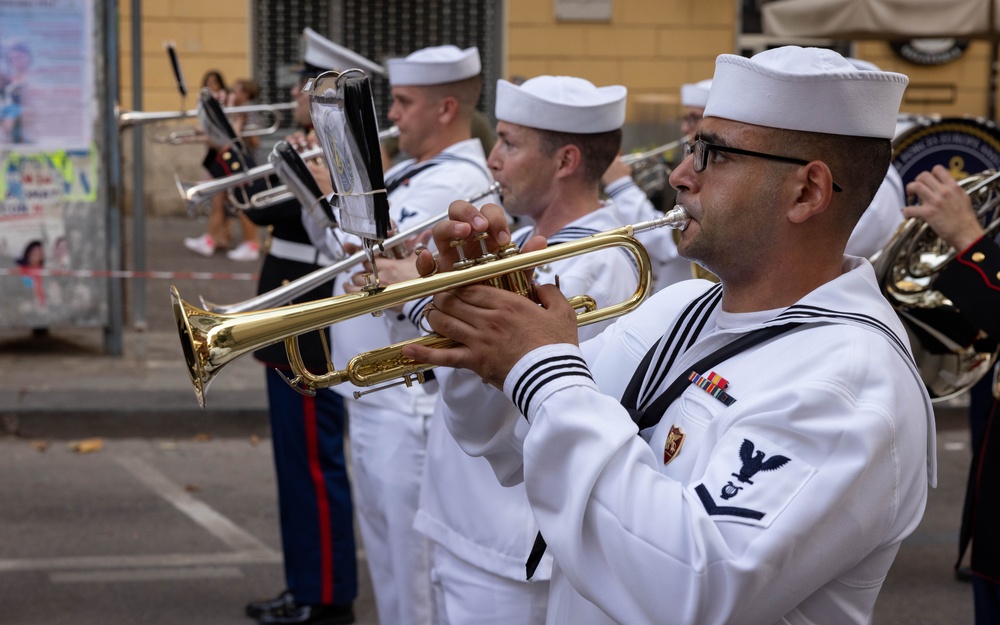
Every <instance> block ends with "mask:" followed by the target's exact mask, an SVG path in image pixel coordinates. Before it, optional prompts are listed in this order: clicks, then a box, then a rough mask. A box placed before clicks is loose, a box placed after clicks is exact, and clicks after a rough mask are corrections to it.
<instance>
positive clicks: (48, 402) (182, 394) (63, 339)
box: [0, 217, 268, 439]
mask: <svg viewBox="0 0 1000 625" xmlns="http://www.w3.org/2000/svg"><path fill="white" fill-rule="evenodd" d="M233 225H234V235H235V236H236V237H237V242H238V241H239V239H238V237H239V228H238V227H236V226H237V224H233ZM204 227H205V226H204V223H203V221H201V220H198V219H188V218H186V217H150V218H147V228H146V240H145V241H144V242H143V246H144V247H145V249H146V259H147V260H146V270H148V271H166V272H191V271H198V272H209V273H211V274H214V275H216V276H222V275H226V274H246V273H251V274H256V273H257V272H258V271H259V269H260V262H259V261H258V262H238V261H232V260H229V259H228V258H226V256H225V253H224V252H222V251H220V252H217V253H216V255H215V256H214V257H212V258H205V257H202V256H198V255H197V254H194V253H192V252H190V251H188V250H187V249H185V248H184V246H183V238H184V237H185V236H198V235H200V234H201V233H202V232H204ZM125 231H126V232H128V233H129V234H130V233H131V224H130V223H126V226H125ZM128 238H129V239H131V236H129V237H128ZM131 254H132V251H131V241H128V247H127V248H126V258H127V259H129V262H127V263H126V267H125V268H126V269H132V266H131V258H132V256H131ZM171 285H176V286H177V288H178V289H179V291H180V293H181V296H182V297H183V298H184V299H185V300H187V301H191V302H193V303H197V302H198V301H199V299H198V298H199V296H200V297H204V298H205V299H206V300H208V301H212V302H217V303H221V304H228V303H235V302H238V301H243V300H244V299H246V298H249V297H251V296H253V295H254V293H255V292H256V283H255V282H254V281H251V280H231V279H208V280H192V279H181V280H170V279H145V280H137V279H128V280H125V289H124V292H125V309H126V324H125V328H124V332H123V353H122V355H120V356H113V355H109V354H107V353H106V352H105V349H104V330H103V328H74V327H54V328H50V329H49V330H48V332H47V333H45V334H42V335H41V336H36V335H35V334H34V333H33V332H32V330H31V329H30V327H28V328H3V329H0V371H3V372H4V373H3V375H2V376H0V421H2V425H0V434H4V433H6V434H17V435H20V436H24V437H28V438H36V437H37V438H68V439H73V438H81V437H96V436H102V437H136V436H138V437H146V436H148V437H156V436H178V437H186V436H194V435H198V434H202V433H204V434H210V435H214V436H243V435H252V434H257V435H260V436H265V435H267V434H268V425H267V394H266V390H265V386H264V372H263V366H262V365H261V364H260V363H259V362H257V361H256V360H254V359H253V357H252V356H251V355H246V356H244V357H242V358H240V359H237V360H235V361H233V362H232V363H230V364H228V365H227V366H226V367H225V369H223V370H222V371H221V373H219V375H218V376H217V377H216V378H215V379H214V380H213V382H212V383H211V386H210V389H209V391H208V393H207V406H206V408H205V409H204V410H203V409H202V408H200V407H199V405H198V401H197V399H196V398H195V394H194V388H193V386H192V385H191V382H190V380H189V376H188V373H187V366H186V364H185V362H184V357H183V354H182V352H181V343H180V338H179V336H178V333H177V330H176V327H175V322H174V319H173V312H172V310H171V306H170V299H169V295H168V293H169V287H170V286H171ZM139 286H142V287H143V288H144V289H145V294H146V298H145V299H146V302H145V319H142V320H136V319H135V315H134V314H133V313H132V312H131V311H132V309H133V308H134V301H133V299H132V295H133V293H134V289H135V288H137V287H139Z"/></svg>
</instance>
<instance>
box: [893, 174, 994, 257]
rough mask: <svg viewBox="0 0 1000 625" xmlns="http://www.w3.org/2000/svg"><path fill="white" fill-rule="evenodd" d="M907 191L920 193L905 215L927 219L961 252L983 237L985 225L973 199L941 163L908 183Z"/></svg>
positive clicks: (904, 212)
mask: <svg viewBox="0 0 1000 625" xmlns="http://www.w3.org/2000/svg"><path fill="white" fill-rule="evenodd" d="M906 193H907V195H913V196H916V197H917V200H918V202H917V203H915V204H913V205H910V206H905V207H904V208H903V215H905V216H906V217H918V218H920V219H923V220H924V221H926V222H927V223H928V225H930V227H931V228H933V229H934V232H936V233H937V234H938V236H940V237H941V238H942V239H944V240H945V241H946V242H947V243H948V245H951V246H952V247H954V248H955V250H957V251H958V252H961V251H962V250H965V249H966V248H968V247H969V246H970V245H972V244H973V243H975V242H976V241H978V240H979V239H980V237H982V236H983V232H984V231H983V226H982V224H980V223H979V217H978V216H977V215H976V212H975V211H974V210H973V208H972V199H971V198H970V197H969V194H968V193H966V192H965V190H964V189H962V187H960V186H959V185H958V183H957V182H956V181H955V179H954V178H953V177H952V176H951V174H949V173H948V170H947V169H945V168H944V167H942V166H941V165H935V166H934V168H933V169H932V170H930V171H924V172H921V173H920V174H918V175H917V177H916V178H915V179H914V180H913V181H912V182H910V183H909V184H907V185H906Z"/></svg>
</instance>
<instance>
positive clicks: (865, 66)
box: [846, 56, 882, 72]
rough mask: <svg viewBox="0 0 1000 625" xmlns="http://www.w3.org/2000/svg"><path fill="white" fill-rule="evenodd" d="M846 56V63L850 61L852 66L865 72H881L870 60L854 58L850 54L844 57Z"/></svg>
mask: <svg viewBox="0 0 1000 625" xmlns="http://www.w3.org/2000/svg"><path fill="white" fill-rule="evenodd" d="M846 58H847V62H848V63H850V64H851V65H853V66H854V67H856V68H858V69H860V70H862V71H866V72H881V71H882V68H881V67H879V66H878V65H875V64H874V63H872V62H871V61H866V60H864V59H856V58H854V57H852V56H849V57H846Z"/></svg>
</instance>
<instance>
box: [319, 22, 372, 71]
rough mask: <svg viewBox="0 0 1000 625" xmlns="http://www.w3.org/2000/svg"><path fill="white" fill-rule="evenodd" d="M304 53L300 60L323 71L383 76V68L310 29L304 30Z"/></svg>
mask: <svg viewBox="0 0 1000 625" xmlns="http://www.w3.org/2000/svg"><path fill="white" fill-rule="evenodd" d="M303 33H304V34H305V36H306V52H305V54H304V55H303V57H302V60H303V61H305V62H306V63H307V64H309V65H312V66H314V67H317V68H320V69H324V70H338V71H344V70H348V69H360V70H364V71H365V73H367V74H379V75H383V76H384V75H385V68H384V67H382V66H381V65H379V64H378V63H375V62H374V61H370V60H368V59H366V58H365V57H363V56H361V55H360V54H358V53H357V52H355V51H354V50H350V49H348V48H345V47H344V46H342V45H339V44H336V43H334V42H332V41H330V40H329V39H327V38H326V37H324V36H323V35H321V34H319V33H317V32H316V31H315V30H313V29H311V28H306V29H305V30H304V31H303Z"/></svg>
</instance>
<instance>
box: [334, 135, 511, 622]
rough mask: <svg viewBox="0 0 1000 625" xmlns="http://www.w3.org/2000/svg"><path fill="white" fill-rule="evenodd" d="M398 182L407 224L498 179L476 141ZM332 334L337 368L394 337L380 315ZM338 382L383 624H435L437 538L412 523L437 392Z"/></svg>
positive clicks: (399, 213) (397, 213)
mask: <svg viewBox="0 0 1000 625" xmlns="http://www.w3.org/2000/svg"><path fill="white" fill-rule="evenodd" d="M428 164H430V165H431V166H429V167H427V165H428ZM396 181H403V182H401V183H400V184H399V185H398V186H397V187H396V188H395V190H393V191H392V192H391V193H390V194H389V213H390V217H391V218H392V220H393V221H394V223H395V224H396V225H397V227H398V228H399V229H405V228H407V227H409V226H411V225H414V224H417V223H420V222H422V221H425V220H426V219H429V218H430V217H433V216H436V215H440V214H441V213H443V212H445V211H447V210H448V205H449V204H450V203H451V202H453V201H454V200H460V199H465V198H469V197H472V196H475V195H478V194H480V193H481V192H482V191H484V190H486V189H487V188H488V187H489V185H490V184H491V183H492V178H491V176H490V173H489V170H488V169H487V167H486V155H485V154H483V148H482V144H481V143H480V142H479V140H478V139H468V140H466V141H462V142H459V143H456V144H454V145H452V146H450V147H448V148H446V149H445V150H443V151H442V152H441V153H440V154H438V155H437V156H435V157H433V158H432V159H429V160H428V161H424V162H423V163H414V162H413V161H412V160H411V161H404V162H402V163H399V164H398V165H396V166H395V167H393V168H392V169H390V170H389V171H388V172H387V173H386V184H387V186H389V185H391V184H393V183H394V182H396ZM495 201H497V200H496V198H494V197H487V198H484V199H483V200H482V202H483V203H485V202H495ZM349 278H350V276H349V275H342V276H340V277H338V280H337V282H336V286H335V291H334V292H335V294H341V293H344V289H343V285H344V283H345V282H346V281H348V280H349ZM386 314H392V313H386ZM330 335H331V350H332V355H333V362H334V364H335V365H336V366H337V367H338V368H343V367H344V366H345V365H346V364H347V362H348V361H349V360H350V359H351V358H353V357H354V356H357V355H358V354H360V353H362V352H366V351H370V350H373V349H377V348H380V347H385V346H387V345H390V344H391V343H392V342H393V340H391V338H390V336H389V332H388V328H387V326H386V324H385V322H384V321H383V320H382V319H380V318H376V317H372V316H371V315H364V316H361V317H356V318H354V319H349V320H346V321H342V322H340V323H337V324H334V325H333V326H331V327H330ZM333 388H334V389H335V390H337V391H338V392H339V393H340V394H342V395H344V396H345V397H347V398H348V403H347V407H348V414H349V418H350V444H351V469H352V475H351V477H352V479H353V483H354V489H353V492H354V500H355V509H356V510H357V516H358V527H359V529H360V531H361V538H362V540H363V541H364V547H365V553H366V556H367V559H368V566H369V571H370V572H371V578H372V585H373V587H374V589H375V598H376V605H377V607H378V613H379V618H380V620H381V622H383V623H429V622H431V618H432V602H431V587H430V572H429V571H430V555H429V551H428V549H429V546H428V544H427V541H426V539H425V538H424V537H423V536H422V535H420V534H418V533H416V532H415V531H414V530H413V518H414V516H415V515H416V511H417V501H418V497H419V493H420V480H421V476H422V474H423V466H424V454H425V448H426V444H427V428H428V423H429V421H430V416H431V413H432V412H433V409H434V402H435V397H434V396H433V395H429V394H427V393H426V392H425V391H424V390H422V389H420V388H417V387H413V388H407V387H405V386H395V387H393V388H388V389H386V390H382V391H378V392H376V393H371V394H368V395H364V396H363V397H361V398H360V399H357V400H355V399H354V397H353V392H354V391H355V390H370V389H358V388H356V387H354V386H353V385H350V384H344V385H340V386H335V387H333Z"/></svg>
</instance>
